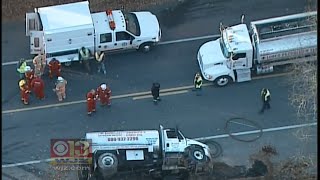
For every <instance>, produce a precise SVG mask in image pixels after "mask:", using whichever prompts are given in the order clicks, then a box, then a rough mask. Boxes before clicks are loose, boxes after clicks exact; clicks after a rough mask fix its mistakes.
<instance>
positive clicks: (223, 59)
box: [197, 12, 317, 87]
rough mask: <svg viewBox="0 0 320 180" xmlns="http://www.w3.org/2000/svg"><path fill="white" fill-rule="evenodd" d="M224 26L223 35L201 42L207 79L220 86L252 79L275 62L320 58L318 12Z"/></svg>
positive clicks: (200, 58) (200, 57)
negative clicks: (319, 55) (318, 53)
mask: <svg viewBox="0 0 320 180" xmlns="http://www.w3.org/2000/svg"><path fill="white" fill-rule="evenodd" d="M241 19H242V20H241V21H242V23H241V24H239V25H235V26H231V27H223V25H222V23H220V33H221V37H220V38H218V39H217V40H215V41H209V42H206V43H204V44H203V45H201V47H200V48H199V51H198V54H197V60H198V63H199V67H200V70H201V73H202V76H203V77H204V79H206V80H208V81H212V82H214V84H215V85H217V86H220V87H221V86H226V85H227V84H228V83H230V82H243V81H250V80H251V76H252V75H260V74H264V73H271V72H273V67H274V66H279V65H286V64H291V63H300V62H309V61H315V60H317V31H316V28H317V12H307V13H300V14H294V15H288V16H283V17H276V18H270V19H265V20H259V21H253V22H251V23H250V30H249V29H248V28H247V25H246V24H244V23H243V19H244V16H242V18H241Z"/></svg>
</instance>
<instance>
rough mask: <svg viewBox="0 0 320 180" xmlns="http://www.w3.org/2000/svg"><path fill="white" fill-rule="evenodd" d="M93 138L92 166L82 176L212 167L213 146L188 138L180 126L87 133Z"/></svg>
mask: <svg viewBox="0 0 320 180" xmlns="http://www.w3.org/2000/svg"><path fill="white" fill-rule="evenodd" d="M85 139H86V140H87V141H88V142H91V154H90V156H88V157H90V158H91V159H90V162H91V163H90V164H89V168H80V169H79V171H78V179H79V180H85V179H86V180H87V179H92V178H96V179H110V178H115V176H117V175H119V174H121V173H122V174H123V173H130V172H141V173H144V174H147V175H148V176H151V177H153V178H162V177H164V176H166V175H176V176H179V177H181V176H182V177H185V176H188V175H189V173H190V172H195V171H197V172H205V171H206V170H207V169H208V167H210V164H211V163H210V162H211V161H212V157H211V155H210V148H209V147H208V146H207V145H206V144H203V143H201V142H198V141H195V140H192V139H188V138H185V136H184V135H183V134H182V133H181V132H180V130H178V128H168V129H164V128H163V126H161V125H160V127H159V129H158V130H140V131H112V132H90V133H86V135H85Z"/></svg>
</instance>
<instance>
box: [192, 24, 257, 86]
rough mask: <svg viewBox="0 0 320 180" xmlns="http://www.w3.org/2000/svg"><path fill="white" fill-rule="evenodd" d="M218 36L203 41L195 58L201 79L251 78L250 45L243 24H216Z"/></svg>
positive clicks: (217, 81)
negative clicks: (224, 25)
mask: <svg viewBox="0 0 320 180" xmlns="http://www.w3.org/2000/svg"><path fill="white" fill-rule="evenodd" d="M220 33H221V37H220V38H218V39H217V40H215V41H209V42H207V43H205V44H203V45H202V46H201V47H200V48H199V51H198V55H197V59H198V63H199V67H200V70H201V72H202V76H203V77H204V79H206V80H208V81H213V82H214V83H215V84H216V85H217V86H225V85H227V84H228V83H229V82H230V81H233V82H234V81H237V82H242V81H248V80H251V76H250V68H252V58H253V48H252V44H251V40H250V36H249V32H248V28H247V26H246V24H239V25H235V26H231V27H226V28H225V27H223V25H222V24H221V25H220Z"/></svg>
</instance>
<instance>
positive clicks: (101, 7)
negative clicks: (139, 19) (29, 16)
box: [2, 0, 177, 21]
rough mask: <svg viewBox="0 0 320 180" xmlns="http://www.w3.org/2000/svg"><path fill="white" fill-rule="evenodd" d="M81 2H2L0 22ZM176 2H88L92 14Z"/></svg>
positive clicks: (156, 0) (50, 0) (27, 0)
mask: <svg viewBox="0 0 320 180" xmlns="http://www.w3.org/2000/svg"><path fill="white" fill-rule="evenodd" d="M79 1H82V0H26V1H25V0H3V1H2V21H12V20H21V21H22V20H24V18H25V13H26V12H33V10H34V8H36V7H44V6H50V5H58V4H66V3H72V2H79ZM176 1H177V0H90V1H89V2H90V9H91V11H92V12H98V11H105V10H106V9H120V8H124V9H125V10H128V11H131V10H141V9H148V8H154V7H157V6H159V5H163V4H166V3H172V2H176Z"/></svg>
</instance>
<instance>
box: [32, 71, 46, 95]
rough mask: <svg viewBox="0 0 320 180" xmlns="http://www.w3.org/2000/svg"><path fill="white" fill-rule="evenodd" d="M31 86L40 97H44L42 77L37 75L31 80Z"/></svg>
mask: <svg viewBox="0 0 320 180" xmlns="http://www.w3.org/2000/svg"><path fill="white" fill-rule="evenodd" d="M31 88H32V90H33V92H34V94H35V96H36V97H37V98H38V99H40V100H42V99H44V81H43V80H42V79H41V78H40V77H38V76H37V77H35V78H34V79H33V80H32V81H31Z"/></svg>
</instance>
